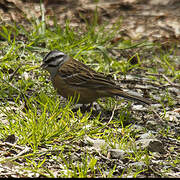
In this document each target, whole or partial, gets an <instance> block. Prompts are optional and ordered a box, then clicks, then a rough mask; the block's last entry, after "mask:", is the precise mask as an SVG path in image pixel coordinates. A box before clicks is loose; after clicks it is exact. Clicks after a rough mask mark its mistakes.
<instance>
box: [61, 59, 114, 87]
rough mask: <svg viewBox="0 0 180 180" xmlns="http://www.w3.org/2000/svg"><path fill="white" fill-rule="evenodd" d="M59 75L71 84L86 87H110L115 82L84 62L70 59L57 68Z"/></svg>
mask: <svg viewBox="0 0 180 180" xmlns="http://www.w3.org/2000/svg"><path fill="white" fill-rule="evenodd" d="M59 75H60V76H61V77H62V78H63V79H64V80H65V81H66V83H68V84H69V85H71V86H81V87H88V88H108V86H109V88H112V87H113V86H115V83H114V82H113V81H111V80H109V79H107V78H106V77H105V76H104V75H102V74H100V73H97V72H96V71H94V70H92V69H91V68H90V67H88V66H86V65H85V64H83V63H81V62H79V61H77V60H74V59H71V60H68V61H67V62H65V63H64V64H63V65H62V66H61V67H60V69H59Z"/></svg>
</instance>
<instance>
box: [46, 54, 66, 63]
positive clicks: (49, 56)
mask: <svg viewBox="0 0 180 180" xmlns="http://www.w3.org/2000/svg"><path fill="white" fill-rule="evenodd" d="M64 56H66V55H65V54H64V53H63V52H60V51H51V52H49V53H48V54H47V55H46V56H45V57H44V59H43V61H44V62H46V63H48V62H50V61H54V60H56V59H59V58H63V57H64Z"/></svg>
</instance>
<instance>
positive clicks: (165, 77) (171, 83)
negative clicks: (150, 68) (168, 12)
mask: <svg viewBox="0 0 180 180" xmlns="http://www.w3.org/2000/svg"><path fill="white" fill-rule="evenodd" d="M146 75H151V76H162V77H163V78H164V79H165V80H166V81H167V82H168V83H169V84H170V85H171V86H174V87H180V85H179V84H175V83H173V82H172V81H171V80H170V79H169V78H168V77H167V76H166V75H164V74H155V73H147V72H146Z"/></svg>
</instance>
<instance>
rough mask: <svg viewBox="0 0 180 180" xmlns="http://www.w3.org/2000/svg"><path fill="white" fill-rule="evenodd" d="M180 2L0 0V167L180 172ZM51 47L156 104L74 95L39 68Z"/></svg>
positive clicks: (13, 172)
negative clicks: (67, 95)
mask: <svg viewBox="0 0 180 180" xmlns="http://www.w3.org/2000/svg"><path fill="white" fill-rule="evenodd" d="M179 12H180V3H179V1H178V0H149V1H148V3H147V2H145V1H143V0H111V1H110V0H94V1H90V0H77V1H73V0H51V1H50V0H49V1H48V0H46V1H43V3H40V2H39V1H35V0H34V1H29V0H26V1H21V0H4V1H2V2H0V20H1V21H0V22H1V25H0V44H1V47H0V51H1V56H0V62H1V64H0V76H1V79H0V87H1V89H0V100H1V102H0V139H1V140H0V152H1V158H0V177H21V178H23V177H147V178H151V177H180V173H179V172H180V150H179V149H180V48H179V47H180V44H179V42H180V41H179V40H180V23H179V22H180V16H178V14H179ZM53 49H58V50H61V51H63V52H65V53H68V54H69V55H71V56H72V57H74V58H75V59H78V60H79V61H81V62H83V63H85V64H87V65H89V66H90V67H91V68H93V69H94V70H96V71H98V72H101V73H103V74H105V75H106V76H108V77H109V78H111V79H114V80H115V81H116V83H117V84H118V85H119V86H121V87H122V88H123V90H127V91H129V92H130V91H131V92H136V93H138V94H141V95H142V96H144V97H145V98H147V99H150V100H151V101H153V103H152V105H151V106H145V105H141V104H139V103H137V102H129V101H127V100H123V99H122V98H120V97H115V98H102V99H99V100H98V101H97V102H95V103H94V106H93V107H92V108H91V109H89V110H88V109H87V110H83V109H82V108H81V106H79V105H74V103H73V100H72V99H70V100H67V99H64V98H62V97H60V96H59V95H57V93H56V91H55V90H54V88H53V86H52V83H51V79H50V77H49V74H48V73H47V72H46V71H43V70H42V69H40V65H41V63H42V59H43V57H44V55H45V54H46V53H47V52H49V51H50V50H53ZM79 107H80V108H79Z"/></svg>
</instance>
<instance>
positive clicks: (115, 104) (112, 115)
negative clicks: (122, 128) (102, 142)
mask: <svg viewBox="0 0 180 180" xmlns="http://www.w3.org/2000/svg"><path fill="white" fill-rule="evenodd" d="M115 110H116V104H115V106H114V108H113V110H112V114H111V117H110V119H109V121H108V123H107V125H108V124H109V123H110V122H111V120H112V118H113V116H114V112H115Z"/></svg>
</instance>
